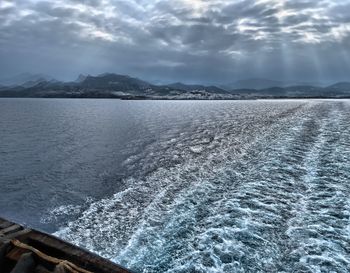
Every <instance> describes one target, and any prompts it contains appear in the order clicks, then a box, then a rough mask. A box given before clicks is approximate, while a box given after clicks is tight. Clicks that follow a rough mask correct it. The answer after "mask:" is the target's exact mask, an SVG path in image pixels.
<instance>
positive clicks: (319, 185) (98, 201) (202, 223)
mask: <svg viewBox="0 0 350 273" xmlns="http://www.w3.org/2000/svg"><path fill="white" fill-rule="evenodd" d="M0 139H1V142H0V159H1V161H0V183H1V192H0V215H2V216H6V217H8V218H11V219H13V220H16V221H19V222H25V223H28V224H30V225H32V226H34V227H36V228H40V229H42V230H45V231H47V232H53V233H54V234H55V235H57V236H59V237H61V238H63V239H65V240H68V241H70V242H72V243H74V244H77V245H80V246H83V247H85V248H87V249H89V250H91V251H93V252H96V253H98V254H100V255H102V256H104V257H106V258H108V259H111V260H113V261H115V262H117V263H119V264H122V265H124V266H126V267H128V268H130V269H132V270H133V271H135V272H169V273H170V272H350V101H347V100H338V101H336V100H334V101H332V100H328V101H326V100H297V101H293V100H284V101H214V102H210V101H201V102H199V101H183V102H181V101H134V102H133V101H117V100H44V99H37V100H36V99H32V100H31V99H2V100H0Z"/></svg>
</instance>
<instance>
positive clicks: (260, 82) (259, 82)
mask: <svg viewBox="0 0 350 273" xmlns="http://www.w3.org/2000/svg"><path fill="white" fill-rule="evenodd" d="M282 86H285V84H283V83H282V82H279V81H273V80H268V79H246V80H239V81H236V82H233V83H230V84H227V85H226V89H231V90H232V89H256V90H260V89H266V88H271V87H282Z"/></svg>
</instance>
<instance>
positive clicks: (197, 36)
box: [0, 0, 350, 82]
mask: <svg viewBox="0 0 350 273" xmlns="http://www.w3.org/2000/svg"><path fill="white" fill-rule="evenodd" d="M2 3H4V4H1V2H0V59H1V60H2V62H1V63H0V76H1V74H4V75H5V74H11V73H17V72H23V70H28V71H29V72H32V71H30V70H31V69H32V70H35V69H36V70H40V71H33V72H45V73H51V74H54V75H53V76H57V77H58V78H60V77H61V78H75V76H76V74H79V73H81V72H82V73H100V72H101V73H102V72H105V71H111V72H118V73H129V74H132V75H135V76H139V77H141V78H145V79H152V80H163V81H190V82H196V81H197V82H201V81H202V82H203V81H211V82H219V81H220V82H225V81H232V80H234V79H237V78H250V77H268V78H271V79H280V78H283V77H285V78H288V80H310V81H314V80H334V81H336V80H340V79H344V78H345V77H346V75H347V72H348V71H349V68H350V62H349V60H350V59H349V55H350V53H349V49H348V48H349V45H350V16H349V14H348V12H347V11H348V10H349V7H350V2H349V1H342V3H339V1H336V0H328V1H325V0H324V1H311V0H310V1H307V0H286V1H284V2H280V1H275V0H269V1H255V0H244V1H224V0H222V1H219V0H215V1H204V0H203V1H201V0H192V1H189V0H172V1H170V0H163V1H155V0H150V1H141V0H106V1H97V0H86V1H78V0H69V1H64V0H58V1H40V0H39V1H38V0H36V1H33V0H32V1H31V0H25V1H24V0H18V1H16V2H15V5H13V4H11V1H5V0H3V2H2ZM12 3H13V2H12ZM326 78H327V79H326Z"/></svg>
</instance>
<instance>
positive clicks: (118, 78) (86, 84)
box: [0, 73, 350, 99]
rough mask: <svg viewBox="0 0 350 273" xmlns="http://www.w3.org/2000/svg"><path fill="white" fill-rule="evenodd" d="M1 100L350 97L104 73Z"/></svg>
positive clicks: (345, 86) (34, 85)
mask: <svg viewBox="0 0 350 273" xmlns="http://www.w3.org/2000/svg"><path fill="white" fill-rule="evenodd" d="M0 97H63V98H120V99H258V98H350V83H349V82H339V83H336V84H333V85H330V86H328V87H319V86H311V85H296V86H286V87H279V86H277V87H276V86H274V87H269V88H264V89H254V88H240V89H232V90H224V89H222V88H219V87H217V86H205V85H196V84H184V83H180V82H178V83H173V84H168V85H155V84H151V83H149V82H147V81H144V80H141V79H138V78H134V77H131V76H128V75H119V74H113V73H105V74H101V75H98V76H91V75H88V76H85V75H79V77H78V79H77V80H76V81H73V82H60V81H56V80H52V79H50V80H45V79H42V78H39V79H37V80H36V81H30V82H27V83H24V84H21V85H17V86H10V87H6V86H5V87H4V86H2V87H1V86H0Z"/></svg>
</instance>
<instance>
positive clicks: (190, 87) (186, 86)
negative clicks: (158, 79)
mask: <svg viewBox="0 0 350 273" xmlns="http://www.w3.org/2000/svg"><path fill="white" fill-rule="evenodd" d="M167 86H169V87H171V88H174V89H179V90H185V91H188V92H191V91H206V92H209V93H217V94H225V93H229V92H228V91H227V90H224V89H222V88H219V87H217V86H212V85H211V86H205V85H199V84H184V83H181V82H177V83H172V84H168V85H167Z"/></svg>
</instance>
